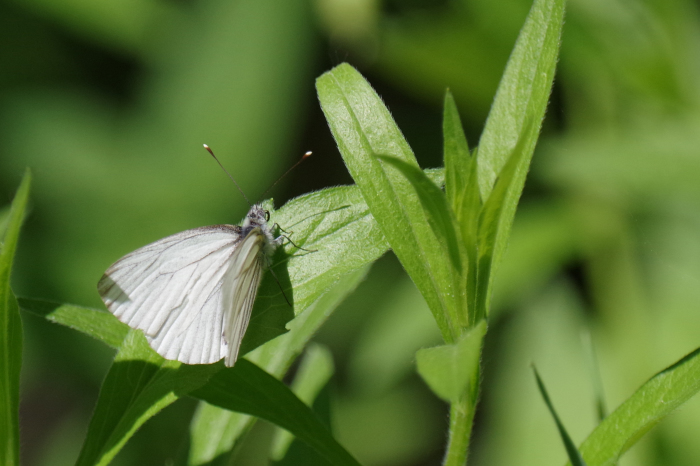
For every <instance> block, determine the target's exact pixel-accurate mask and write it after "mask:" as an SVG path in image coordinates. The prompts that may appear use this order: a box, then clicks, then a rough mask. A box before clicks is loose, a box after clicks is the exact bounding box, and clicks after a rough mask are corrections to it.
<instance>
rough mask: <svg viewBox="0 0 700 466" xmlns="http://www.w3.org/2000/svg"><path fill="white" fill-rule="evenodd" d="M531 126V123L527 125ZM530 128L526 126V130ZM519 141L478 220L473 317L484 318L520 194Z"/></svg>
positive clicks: (523, 154)
mask: <svg viewBox="0 0 700 466" xmlns="http://www.w3.org/2000/svg"><path fill="white" fill-rule="evenodd" d="M531 123H532V122H531ZM533 126H534V124H529V125H528V128H531V127H533ZM525 145H526V138H525V137H523V138H522V139H521V140H520V142H519V143H518V145H516V146H515V149H513V154H512V155H511V156H510V159H508V163H506V165H505V166H504V167H503V170H501V174H500V176H499V178H498V180H497V181H496V185H495V186H494V189H493V191H492V192H491V196H489V198H488V200H487V201H486V203H485V204H484V207H483V209H482V210H481V214H480V216H479V226H478V228H479V230H478V233H477V234H478V238H477V244H478V254H479V255H478V257H477V261H478V263H477V296H476V317H478V318H484V317H486V316H487V315H488V312H489V307H490V300H491V294H492V290H493V283H494V276H495V272H496V267H497V266H498V264H499V262H500V259H501V255H502V254H503V252H504V251H505V245H506V242H507V240H508V236H509V234H510V228H511V226H512V224H513V218H514V217H515V208H516V207H517V205H518V199H519V198H520V194H521V192H522V188H523V183H524V181H525V178H520V177H519V176H518V168H519V167H520V166H521V164H522V162H523V160H525V159H526V158H527V157H529V155H528V154H527V152H526V151H525V150H526V147H525Z"/></svg>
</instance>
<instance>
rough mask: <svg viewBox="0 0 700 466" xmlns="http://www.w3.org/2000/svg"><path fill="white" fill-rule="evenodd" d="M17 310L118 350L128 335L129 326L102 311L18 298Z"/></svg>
mask: <svg viewBox="0 0 700 466" xmlns="http://www.w3.org/2000/svg"><path fill="white" fill-rule="evenodd" d="M18 301H19V308H20V309H21V310H22V311H23V312H29V313H31V314H34V315H36V316H38V317H43V318H45V319H46V320H48V321H50V322H54V323H57V324H61V325H65V326H66V327H70V328H72V329H74V330H77V331H79V332H82V333H84V334H86V335H88V336H91V337H93V338H95V339H97V340H100V341H101V342H103V343H106V344H107V345H109V346H111V347H112V348H119V347H120V346H121V344H122V342H123V341H124V338H126V334H127V333H129V326H128V325H126V324H124V323H121V322H119V320H117V318H116V317H114V316H113V315H112V314H110V313H109V312H107V311H105V310H102V309H92V308H89V307H82V306H75V305H72V304H59V303H56V302H53V301H46V300H43V299H32V298H18Z"/></svg>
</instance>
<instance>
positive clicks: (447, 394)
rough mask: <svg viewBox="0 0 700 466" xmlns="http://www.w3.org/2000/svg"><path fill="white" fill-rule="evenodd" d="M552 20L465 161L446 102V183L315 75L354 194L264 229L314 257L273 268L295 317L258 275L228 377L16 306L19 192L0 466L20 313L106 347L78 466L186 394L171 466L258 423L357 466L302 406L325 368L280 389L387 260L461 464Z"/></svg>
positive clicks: (687, 386) (9, 237)
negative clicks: (409, 291)
mask: <svg viewBox="0 0 700 466" xmlns="http://www.w3.org/2000/svg"><path fill="white" fill-rule="evenodd" d="M563 10H564V8H563V1H560V0H537V1H536V2H535V4H534V5H533V8H532V10H531V13H530V16H529V17H528V20H527V22H526V25H525V27H524V28H523V30H522V32H521V35H520V38H519V40H518V42H517V45H516V48H515V50H514V51H513V54H512V56H511V59H510V61H509V65H508V67H507V69H506V72H505V74H504V77H503V79H502V81H501V85H500V87H499V91H498V94H497V97H496V100H495V102H494V105H493V106H492V110H491V113H490V115H489V119H488V122H487V124H486V127H485V129H484V132H483V134H482V136H481V139H480V141H479V144H478V148H477V149H474V150H471V151H470V149H469V147H468V145H467V141H466V137H465V136H464V133H463V131H462V128H461V123H460V119H459V115H458V113H457V109H456V105H455V103H454V101H453V99H452V97H451V95H450V94H449V93H448V94H447V95H446V98H445V109H444V126H443V130H444V145H445V151H444V159H445V168H444V170H429V171H423V170H421V169H420V168H419V167H418V164H417V162H416V160H415V158H414V156H413V154H412V151H411V149H410V147H409V146H408V144H407V142H406V141H405V139H404V138H403V136H402V135H401V132H400V131H399V129H398V128H397V126H396V124H395V123H394V121H393V119H392V118H391V116H390V114H389V112H388V110H387V109H386V107H385V106H384V105H383V103H382V102H381V100H380V99H379V97H378V96H377V94H376V93H375V92H374V91H373V90H372V88H371V87H370V86H369V84H368V83H367V82H366V81H365V80H364V78H362V76H360V74H359V73H358V72H357V71H355V70H354V69H353V68H351V67H350V66H348V65H341V66H339V67H336V68H335V69H333V70H332V71H330V72H328V73H326V74H324V75H323V76H321V77H320V78H319V80H318V82H317V88H318V94H319V99H320V101H321V105H322V107H323V110H324V112H325V114H326V116H327V119H328V121H329V124H330V127H331V130H332V132H333V134H334V136H335V138H336V141H337V143H338V146H339V148H340V150H341V153H342V155H343V157H344V160H345V162H346V164H347V166H348V168H349V170H350V172H351V174H352V175H353V177H354V179H355V181H356V183H357V186H351V187H341V188H331V189H326V190H323V191H320V192H317V193H312V194H309V195H306V196H302V197H300V198H297V199H295V200H293V201H291V202H289V203H287V204H286V205H284V206H283V207H281V208H280V209H279V210H277V211H274V212H273V214H272V221H274V222H277V223H279V224H281V225H283V226H285V227H287V226H290V225H294V227H293V228H294V232H295V240H296V241H297V242H298V243H299V244H301V245H303V246H305V247H307V248H309V249H313V250H314V251H315V252H314V253H311V254H297V253H295V252H293V249H292V248H287V249H286V250H285V251H283V252H282V253H281V254H280V255H278V256H277V259H278V260H277V261H276V266H275V267H276V270H277V271H278V272H279V275H280V277H281V279H282V280H281V281H282V283H283V286H284V287H285V291H286V292H287V293H289V295H290V297H291V299H292V300H293V303H294V306H293V313H292V312H290V309H289V307H288V306H287V305H286V304H285V303H283V302H282V300H281V299H279V295H278V293H277V290H276V284H275V283H274V281H272V279H271V278H270V276H269V274H268V275H267V276H266V278H265V281H264V282H263V284H262V286H261V289H260V292H259V299H258V300H257V302H256V307H255V309H254V311H253V318H252V319H251V324H250V327H249V331H248V333H247V334H246V339H245V340H244V344H243V348H242V353H247V355H246V358H245V359H242V360H241V361H239V363H237V364H236V366H235V367H233V368H230V369H226V368H224V367H223V366H222V364H220V363H219V364H214V365H209V366H187V365H182V364H180V363H177V362H173V361H166V360H163V359H162V358H160V357H159V356H157V355H156V354H155V353H153V351H151V350H150V348H149V347H148V345H147V344H146V342H145V340H144V337H143V335H142V334H140V333H139V332H136V331H133V330H130V329H128V327H126V326H125V325H123V324H121V323H119V322H118V321H116V319H114V318H113V317H112V316H111V315H110V314H108V313H106V312H104V311H101V310H96V309H90V308H85V307H80V306H73V305H66V304H59V303H52V302H47V301H42V300H37V299H26V298H21V299H19V300H18V301H17V300H15V297H14V295H13V294H12V292H11V291H10V285H9V283H10V282H9V279H10V269H11V266H12V261H13V257H14V252H15V248H16V244H17V239H18V235H19V228H20V225H21V222H22V219H23V216H24V210H25V206H26V203H27V197H28V192H29V175H27V176H26V177H25V180H24V181H23V183H22V185H21V187H20V189H19V191H18V194H17V196H16V197H15V201H14V202H13V205H12V208H11V210H10V211H9V214H8V215H7V221H6V222H5V221H3V222H0V224H1V225H3V227H4V228H5V230H6V231H5V234H4V242H3V248H2V253H1V254H0V297H1V298H2V299H1V301H0V324H1V327H0V338H1V342H2V345H1V346H0V358H1V363H2V367H3V369H4V370H3V371H2V375H1V377H2V378H1V379H0V398H1V399H2V402H3V408H2V410H1V413H0V414H1V415H2V419H1V421H2V425H1V426H0V429H1V430H0V438H2V439H3V443H2V449H3V450H2V452H0V453H1V454H0V458H2V460H3V461H4V464H8V465H12V464H17V463H18V449H19V427H18V421H17V412H18V403H19V396H18V393H19V368H20V364H21V361H20V359H19V357H20V355H21V349H22V339H21V336H22V333H21V327H20V325H19V322H20V321H19V310H20V309H21V310H23V311H24V312H27V313H31V314H34V315H38V316H41V317H43V318H45V319H47V320H49V321H52V322H55V323H59V324H61V325H65V326H69V327H72V328H74V329H76V330H78V331H81V332H83V333H86V334H88V335H90V336H92V337H94V338H96V339H98V340H99V341H101V342H103V343H105V344H106V345H109V346H111V347H113V348H115V349H116V350H117V356H116V357H115V359H114V362H113V364H112V367H111V368H110V370H109V372H108V374H107V377H106V379H105V381H104V383H103V385H102V389H101V392H100V396H99V399H98V401H97V404H96V408H95V412H94V414H93V418H92V421H91V423H90V426H89V428H88V432H87V435H86V438H85V443H84V445H83V449H82V452H81V454H80V457H79V458H78V463H77V464H80V465H92V464H107V463H109V462H110V461H111V460H112V459H113V458H114V457H115V455H116V454H117V452H118V451H119V450H120V449H121V448H122V447H123V446H124V444H125V443H126V442H127V441H128V439H129V438H130V437H131V436H132V435H133V434H134V432H135V431H136V430H137V429H138V428H139V427H140V426H141V425H142V424H143V423H144V422H145V421H146V420H147V419H149V418H150V417H152V416H154V415H155V414H156V413H158V412H159V411H161V410H162V409H163V408H164V407H166V406H168V405H169V404H171V403H173V402H174V401H175V400H177V399H178V398H181V397H185V396H189V397H193V398H196V399H198V400H201V401H202V402H203V403H200V405H199V408H198V411H197V413H196V415H195V417H194V419H193V421H192V426H191V431H190V438H191V445H190V451H189V457H188V458H186V459H183V461H186V462H187V463H188V464H192V465H195V464H197V465H198V464H207V463H210V462H212V461H215V460H217V459H221V458H227V457H228V456H230V454H231V452H232V451H234V450H235V449H236V447H237V445H238V444H239V443H240V441H241V440H242V439H243V434H244V433H245V432H246V431H247V430H248V429H249V428H250V426H251V424H252V423H253V422H254V418H255V417H257V418H262V419H266V420H268V421H270V422H272V423H274V424H276V425H278V426H280V427H282V428H284V429H286V430H287V431H289V432H291V433H292V434H293V435H294V436H296V438H297V439H299V440H302V441H303V442H305V443H306V444H308V445H309V446H310V447H311V448H312V449H313V450H314V453H313V454H315V455H318V456H316V457H315V458H322V459H323V461H327V462H329V463H331V464H348V465H351V464H357V461H356V460H355V459H354V458H353V457H352V456H351V455H350V454H349V453H348V452H347V451H345V449H344V448H343V447H342V446H341V445H340V444H339V443H338V442H337V441H336V440H335V439H334V437H333V436H332V434H331V432H330V430H329V429H328V427H327V425H326V423H325V422H324V419H323V416H322V415H319V413H317V412H314V410H312V409H311V408H309V406H307V405H309V404H312V403H313V401H314V398H316V397H317V396H322V395H319V393H320V389H319V386H320V385H323V383H324V382H325V380H327V378H328V377H329V372H330V371H332V368H330V367H329V364H328V358H327V356H322V355H321V356H319V354H322V353H323V350H322V349H321V350H313V351H311V352H309V353H308V354H306V355H305V356H304V363H303V364H302V367H304V370H300V371H299V373H298V374H297V377H296V378H295V380H294V384H293V388H294V390H296V394H295V393H294V392H293V391H292V390H290V389H289V388H287V387H286V385H284V384H282V383H281V382H280V381H279V379H281V378H282V376H283V375H284V374H285V373H286V371H287V369H288V368H289V366H290V364H291V363H292V361H293V360H294V359H295V358H296V357H297V356H298V355H300V354H301V353H302V351H303V348H304V347H305V346H306V344H307V342H308V340H309V339H310V337H311V336H312V334H313V333H314V331H315V330H316V329H318V327H319V326H320V325H321V324H322V323H323V321H324V320H325V319H326V318H327V317H328V315H329V314H330V312H332V311H333V310H334V309H335V307H336V306H337V305H338V303H339V302H340V301H342V300H343V298H344V297H345V296H346V295H347V294H348V293H350V292H351V291H352V290H353V289H354V288H355V286H356V285H357V284H358V282H359V281H360V280H361V279H362V278H363V277H364V275H365V273H366V271H367V268H368V266H369V264H371V263H372V262H373V261H374V260H376V259H377V258H378V257H379V256H381V255H382V254H383V253H384V252H385V251H387V250H388V249H389V248H391V249H393V250H394V252H395V254H396V255H397V257H398V258H399V259H400V260H401V262H402V264H403V265H404V267H405V269H406V271H407V272H408V273H409V275H410V276H411V278H412V279H413V280H414V282H415V283H416V286H417V287H418V288H419V290H420V291H421V293H422V294H423V296H424V298H425V300H426V302H427V303H428V304H429V306H430V309H431V311H432V313H433V316H434V317H435V320H436V321H437V323H438V326H439V328H440V330H441V333H442V337H443V339H444V343H445V344H444V345H443V346H440V347H436V348H427V349H422V350H420V351H419V352H418V353H417V354H416V360H417V369H418V372H419V373H420V375H421V376H422V377H423V378H424V380H425V381H426V383H427V384H428V386H429V387H430V388H431V389H432V390H433V391H434V392H435V394H436V395H438V396H439V397H440V398H442V399H444V400H445V401H447V402H448V403H450V405H451V414H450V415H451V420H450V436H449V443H448V447H447V453H446V456H445V464H446V465H460V464H464V463H465V462H466V460H467V455H468V452H469V440H470V436H471V427H472V420H473V416H474V412H475V409H476V406H477V402H478V399H479V388H480V379H481V373H480V366H479V363H480V354H481V347H482V341H483V338H484V336H485V334H486V330H487V324H486V322H487V318H488V315H489V308H490V299H491V294H492V289H493V283H494V277H495V276H496V272H497V268H498V267H497V266H498V264H499V262H500V261H501V259H502V256H503V252H504V250H505V248H506V244H507V240H508V236H509V231H510V226H511V223H512V221H513V217H514V214H515V209H516V206H517V203H518V200H519V197H520V193H521V191H522V188H523V185H524V182H525V177H526V174H527V171H528V167H529V164H530V159H531V157H532V154H533V151H534V147H535V143H536V140H537V135H538V133H539V128H540V123H541V121H542V118H543V116H544V112H545V107H546V104H547V100H548V97H549V92H550V88H551V84H552V79H553V75H554V68H555V63H556V59H557V53H558V47H559V40H560V35H561V27H562V24H563ZM442 185H444V186H445V192H444V193H443V191H442V189H441V186H442ZM309 212H313V213H315V214H316V215H313V216H309V215H308V214H309ZM292 314H293V315H292ZM287 330H288V331H287ZM318 351H321V353H319V352H318ZM698 354H699V352H698V351H695V352H694V353H691V354H690V355H688V356H687V357H686V358H683V359H682V360H681V361H679V362H678V363H677V364H675V365H673V366H671V367H669V368H668V369H666V370H664V371H662V372H661V373H659V374H658V375H657V376H655V377H654V378H652V379H651V380H650V381H649V382H647V383H646V384H644V385H643V386H642V387H641V388H640V389H639V391H638V392H637V393H635V394H634V395H633V396H632V397H630V398H629V400H628V401H627V402H625V403H623V404H622V405H621V406H620V407H619V408H618V409H617V410H615V411H614V412H613V413H612V414H611V415H610V416H608V417H607V418H606V420H605V421H603V422H602V423H601V424H600V426H599V427H597V428H596V429H595V430H594V431H593V433H592V434H591V435H590V437H589V439H588V440H587V441H586V442H584V443H583V445H581V447H580V449H579V451H580V453H581V455H582V457H583V459H584V460H585V461H586V464H589V465H602V464H612V463H614V462H615V461H616V460H617V458H619V456H620V455H621V454H622V453H623V452H624V451H625V450H626V449H628V448H629V447H630V446H631V445H632V444H633V443H634V442H635V441H636V440H637V439H638V438H639V437H640V436H641V435H642V434H643V433H645V432H646V431H647V430H648V429H649V428H650V427H651V426H653V425H654V424H655V423H657V422H659V421H660V420H661V419H662V418H663V417H665V416H666V415H667V414H668V413H670V412H671V411H672V410H673V409H674V408H675V407H677V406H678V405H680V404H681V403H683V402H684V401H685V400H687V399H688V398H689V397H690V396H692V395H693V394H695V393H696V392H697V391H698V390H699V389H700V383H699V382H698V381H699V380H700V377H699V375H700V362H699V361H700V359H698ZM316 369H318V373H316V372H315V370H316ZM310 374H311V375H310ZM318 374H321V375H318ZM312 375H317V376H319V377H321V380H320V381H319V380H315V379H314V377H312ZM543 392H544V389H543ZM300 398H301V399H303V400H304V402H302V401H301V400H300ZM204 402H205V403H204ZM550 407H551V406H550ZM552 412H553V408H552ZM251 416H253V417H251ZM562 430H563V428H562ZM283 437H284V436H282V435H280V438H281V439H280V440H279V441H278V442H277V443H276V444H275V451H274V457H275V458H276V459H277V460H279V461H280V462H283V461H285V453H286V451H291V447H289V445H290V440H289V438H286V439H285V438H283ZM307 453H308V454H312V453H310V452H307ZM307 458H308V457H307ZM307 461H310V460H307ZM319 461H321V460H319Z"/></svg>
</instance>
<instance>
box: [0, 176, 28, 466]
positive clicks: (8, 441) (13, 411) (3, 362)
mask: <svg viewBox="0 0 700 466" xmlns="http://www.w3.org/2000/svg"><path fill="white" fill-rule="evenodd" d="M30 183H31V175H30V173H29V171H28V170H27V172H26V173H25V175H24V178H23V179H22V183H21V184H20V186H19V189H18V190H17V194H16V195H15V198H14V200H13V201H12V206H11V208H10V213H9V216H8V218H7V223H6V227H5V234H4V237H3V242H2V246H1V247H2V250H0V368H1V369H2V370H0V403H1V405H0V463H2V464H3V465H7V466H16V465H19V375H20V369H21V367H22V321H21V320H20V316H19V307H18V305H17V299H16V298H15V295H14V294H13V293H12V289H11V288H10V275H11V272H12V263H13V261H14V257H15V251H16V249H17V243H18V242H19V231H20V227H21V226H22V220H23V218H24V211H25V209H26V207H27V200H28V199H29V186H30Z"/></svg>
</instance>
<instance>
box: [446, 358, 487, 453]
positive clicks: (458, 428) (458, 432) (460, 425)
mask: <svg viewBox="0 0 700 466" xmlns="http://www.w3.org/2000/svg"><path fill="white" fill-rule="evenodd" d="M480 379H481V367H478V366H477V369H476V373H475V374H474V377H473V379H472V380H475V381H476V383H473V384H470V388H469V389H468V392H467V393H465V396H464V397H463V398H461V399H460V400H459V401H456V402H454V403H452V405H451V406H450V438H449V440H448V442H447V452H446V453H445V459H444V461H443V462H442V465H443V466H465V465H466V464H467V457H468V456H469V442H470V440H471V435H472V426H473V424H474V413H475V412H476V403H477V401H478V399H479V389H480V388H481V384H480V383H479V381H480Z"/></svg>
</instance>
